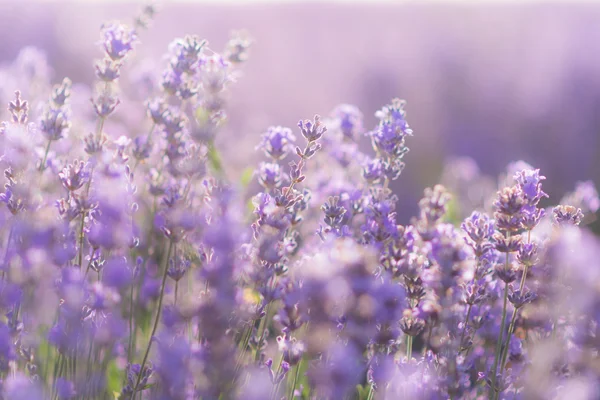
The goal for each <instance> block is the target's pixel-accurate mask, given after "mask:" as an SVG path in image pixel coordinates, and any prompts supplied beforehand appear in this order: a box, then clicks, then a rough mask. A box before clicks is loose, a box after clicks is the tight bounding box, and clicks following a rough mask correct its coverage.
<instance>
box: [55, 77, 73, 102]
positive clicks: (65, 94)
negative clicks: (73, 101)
mask: <svg viewBox="0 0 600 400" xmlns="http://www.w3.org/2000/svg"><path fill="white" fill-rule="evenodd" d="M71 84H72V83H71V80H70V79H69V78H64V79H63V81H62V83H61V84H60V85H55V86H54V87H53V88H52V96H51V99H52V102H53V103H54V104H55V105H56V106H57V107H62V106H64V105H65V104H66V103H67V100H68V99H69V97H71Z"/></svg>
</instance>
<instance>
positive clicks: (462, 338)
mask: <svg viewBox="0 0 600 400" xmlns="http://www.w3.org/2000/svg"><path fill="white" fill-rule="evenodd" d="M472 308H473V305H472V304H469V307H468V308H467V316H466V317H465V324H464V326H463V331H462V335H460V343H459V346H460V351H462V350H463V348H462V343H463V340H465V333H467V325H468V324H469V317H470V316H471V309H472Z"/></svg>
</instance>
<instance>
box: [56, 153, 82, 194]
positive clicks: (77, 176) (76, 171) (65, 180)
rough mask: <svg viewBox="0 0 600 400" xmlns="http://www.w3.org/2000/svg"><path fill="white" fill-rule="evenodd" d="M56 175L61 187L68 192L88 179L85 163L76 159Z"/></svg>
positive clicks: (79, 186)
mask: <svg viewBox="0 0 600 400" xmlns="http://www.w3.org/2000/svg"><path fill="white" fill-rule="evenodd" d="M58 176H59V177H60V182H61V183H62V185H63V187H64V188H65V189H67V190H68V191H70V192H74V191H76V190H78V189H80V188H81V187H82V186H83V185H85V184H86V183H87V182H88V181H89V179H90V173H89V171H88V170H87V164H86V163H85V162H83V161H78V160H75V161H73V164H68V165H67V166H66V167H65V168H64V169H63V170H62V172H60V173H59V174H58Z"/></svg>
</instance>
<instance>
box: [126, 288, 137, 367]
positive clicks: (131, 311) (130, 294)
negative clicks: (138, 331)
mask: <svg viewBox="0 0 600 400" xmlns="http://www.w3.org/2000/svg"><path fill="white" fill-rule="evenodd" d="M134 287H135V285H134V284H132V285H131V290H130V291H129V346H128V348H127V360H128V361H131V351H132V349H133V337H134V336H135V332H134V330H133V289H134Z"/></svg>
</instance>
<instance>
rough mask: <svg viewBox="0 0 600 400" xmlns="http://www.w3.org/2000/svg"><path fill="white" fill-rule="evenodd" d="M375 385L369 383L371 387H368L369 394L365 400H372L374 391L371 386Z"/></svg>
mask: <svg viewBox="0 0 600 400" xmlns="http://www.w3.org/2000/svg"><path fill="white" fill-rule="evenodd" d="M374 385H375V384H373V383H371V385H370V386H369V394H367V400H372V399H373V395H374V394H375V391H373V386H374Z"/></svg>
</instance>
